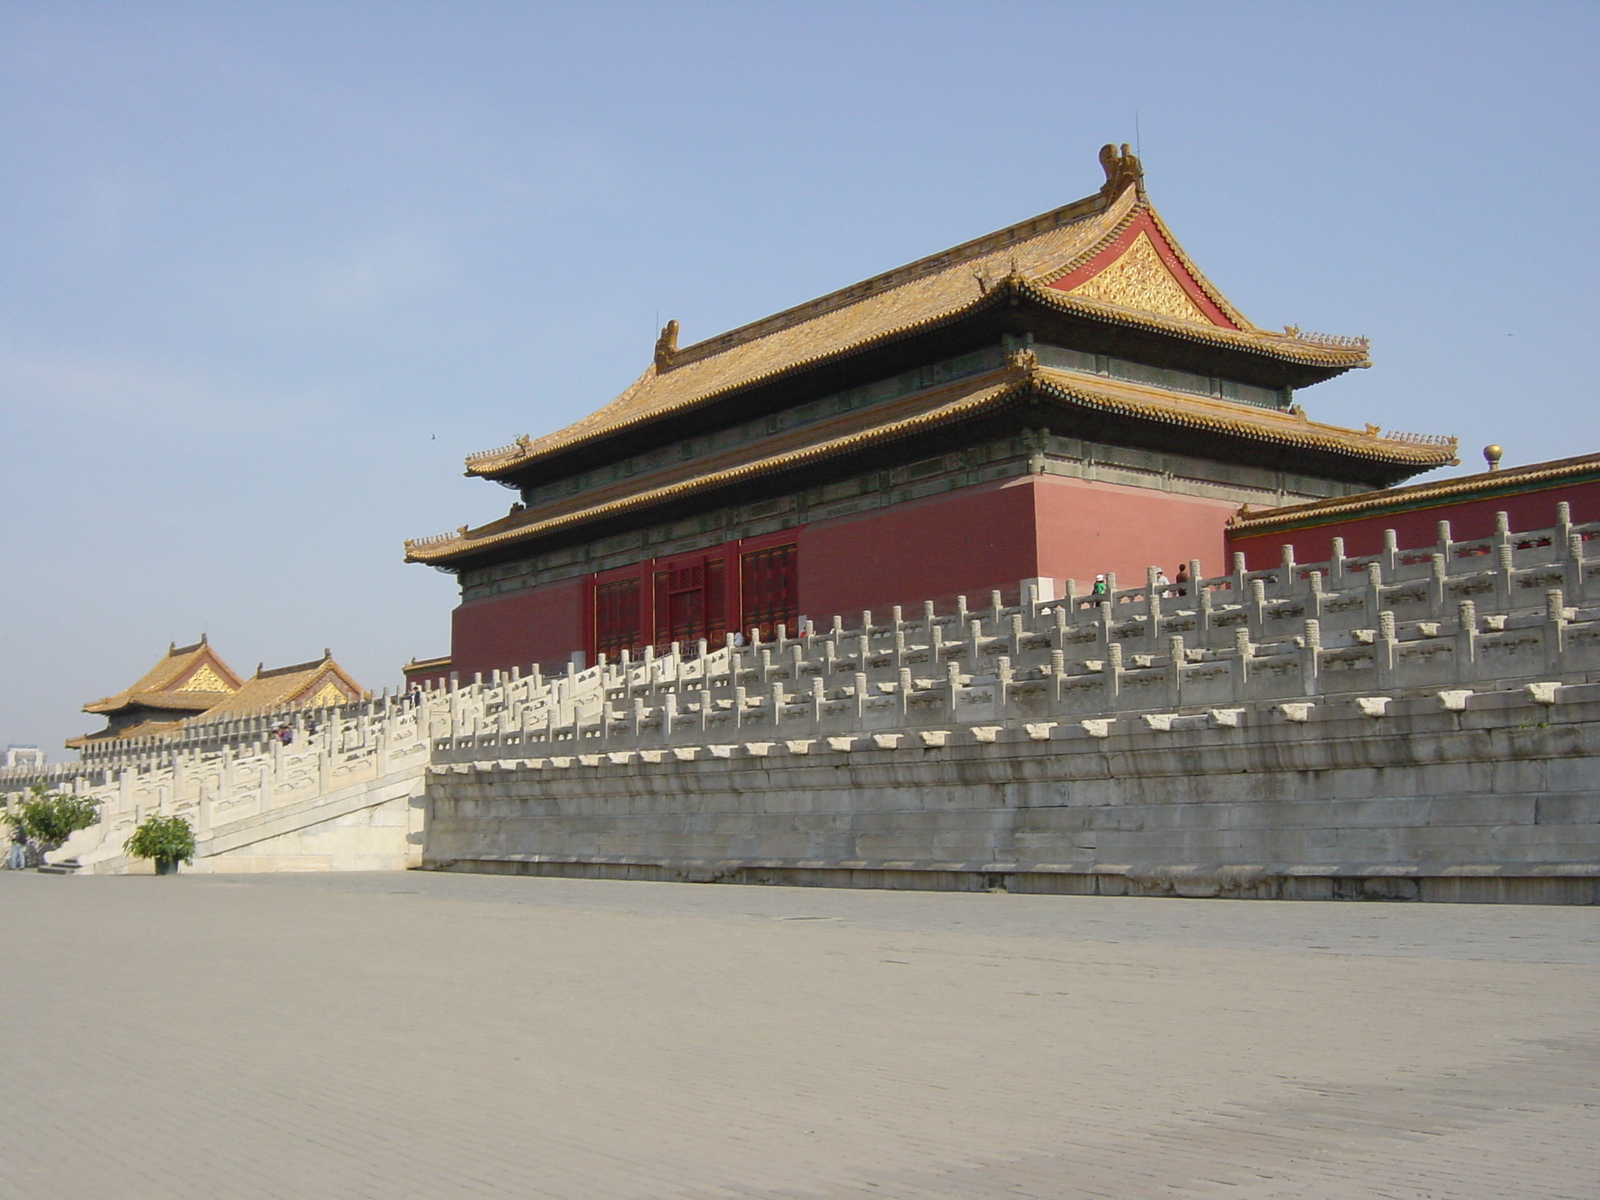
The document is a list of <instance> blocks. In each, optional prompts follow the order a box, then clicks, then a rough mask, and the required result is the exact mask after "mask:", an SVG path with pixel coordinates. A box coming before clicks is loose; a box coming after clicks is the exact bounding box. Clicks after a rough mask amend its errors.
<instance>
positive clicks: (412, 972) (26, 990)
mask: <svg viewBox="0 0 1600 1200" xmlns="http://www.w3.org/2000/svg"><path fill="white" fill-rule="evenodd" d="M0 908H3V911H4V914H5V928H6V930H7V933H8V935H9V936H8V938H7V943H6V944H7V950H6V953H5V955H4V956H3V958H0V999H3V1004H0V1014H3V1019H0V1053H3V1055H4V1060H3V1061H4V1062H5V1063H6V1064H7V1067H8V1069H7V1070H6V1072H5V1080H6V1084H5V1087H4V1088H3V1090H0V1200H10V1198H12V1197H16V1198H19V1200H20V1198H23V1197H26V1198H28V1200H38V1198H41V1197H48V1198H55V1197H62V1198H72V1200H77V1198H80V1197H81V1198H90V1197H95V1198H100V1197H113V1198H120V1197H144V1196H150V1197H181V1198H185V1200H186V1198H189V1197H194V1198H201V1197H205V1198H207V1200H209V1198H213V1197H229V1198H232V1197H238V1198H249V1200H258V1198H265V1197H295V1198H305V1197H315V1198H322V1197H328V1198H333V1197H340V1198H342V1197H385V1198H387V1197H429V1198H433V1197H458V1196H459V1197H501V1196H503V1197H556V1198H561V1200H578V1198H583V1200H594V1198H607V1197H617V1198H633V1197H638V1198H656V1197H661V1198H677V1197H682V1198H688V1197H694V1198H697V1200H803V1198H823V1200H844V1198H847V1197H848V1198H856V1197H877V1198H880V1200H881V1198H883V1197H904V1198H907V1200H910V1198H913V1197H915V1198H918V1200H956V1198H963V1200H966V1198H979V1197H985V1198H987V1197H1007V1198H1014V1197H1039V1198H1041V1200H1043V1198H1050V1200H1059V1198H1071V1197H1101V1196H1104V1197H1116V1198H1118V1200H1145V1198H1155V1197H1163V1198H1170V1197H1174V1196H1184V1197H1189V1196H1193V1197H1211V1196H1229V1197H1235V1198H1238V1200H1272V1198H1276V1197H1291V1196H1292V1197H1302V1198H1303V1197H1309V1198H1312V1200H1345V1198H1355V1197H1362V1198H1365V1197H1373V1196H1379V1197H1406V1198H1422V1197H1430V1198H1431V1197H1462V1198H1479V1197H1482V1198H1485V1200H1487V1198H1490V1197H1494V1198H1496V1200H1498V1198H1500V1197H1505V1196H1517V1197H1584V1198H1585V1200H1590V1198H1592V1197H1594V1196H1595V1195H1597V1194H1600V1149H1597V1147H1600V1117H1597V1114H1600V1082H1597V1081H1600V1070H1597V1068H1600V913H1596V912H1595V910H1593V909H1582V908H1544V907H1535V906H1493V905H1470V906H1452V905H1437V904H1434V905H1410V904H1379V903H1366V904H1361V903H1344V904H1341V903H1287V902H1275V903H1269V902H1255V903H1252V902H1240V901H1208V900H1157V899H1120V898H1093V897H1056V896H1016V895H1007V894H970V893H908V892H867V891H843V890H837V891H835V890H828V889H798V888H754V887H729V886H697V885H692V884H655V883H628V882H610V881H590V880H568V879H547V878H537V877H501V876H464V875H446V874H434V873H429V872H395V873H368V874H360V875H326V874H318V875H248V876H243V875H241V876H223V875H205V876H199V875H197V876H181V875H180V876H178V877H176V878H169V879H158V878H153V877H140V876H121V877H118V876H111V877H98V876H94V877H91V876H71V877H48V876H39V875H34V874H31V873H20V874H12V873H4V872H0Z"/></svg>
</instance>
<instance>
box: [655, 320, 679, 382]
mask: <svg viewBox="0 0 1600 1200" xmlns="http://www.w3.org/2000/svg"><path fill="white" fill-rule="evenodd" d="M677 356H678V323H677V322H676V321H668V322H667V324H666V326H665V328H663V329H662V330H661V336H660V337H658V338H657V339H656V370H657V371H670V370H671V369H672V360H673V359H674V358H676V357H677Z"/></svg>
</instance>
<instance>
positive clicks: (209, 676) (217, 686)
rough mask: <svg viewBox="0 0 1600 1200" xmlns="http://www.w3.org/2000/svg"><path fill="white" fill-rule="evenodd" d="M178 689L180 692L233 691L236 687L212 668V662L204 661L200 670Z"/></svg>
mask: <svg viewBox="0 0 1600 1200" xmlns="http://www.w3.org/2000/svg"><path fill="white" fill-rule="evenodd" d="M177 690H178V691H180V692H231V691H233V690H234V688H233V686H232V685H230V684H229V683H228V682H227V681H226V680H224V679H223V678H222V676H220V675H218V674H217V673H216V671H215V670H213V669H212V667H211V664H210V663H204V664H202V665H201V667H200V669H199V670H198V671H196V672H195V673H194V674H193V675H191V676H189V678H187V679H185V680H184V681H183V682H182V683H181V684H179V685H178V688H177Z"/></svg>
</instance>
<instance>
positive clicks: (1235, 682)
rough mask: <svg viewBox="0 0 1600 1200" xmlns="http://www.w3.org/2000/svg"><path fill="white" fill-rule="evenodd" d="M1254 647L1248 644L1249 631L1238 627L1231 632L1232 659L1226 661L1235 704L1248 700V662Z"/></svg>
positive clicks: (1243, 627) (1252, 654) (1253, 652)
mask: <svg viewBox="0 0 1600 1200" xmlns="http://www.w3.org/2000/svg"><path fill="white" fill-rule="evenodd" d="M1254 655H1255V647H1254V646H1253V645H1252V644H1251V642H1250V630H1249V629H1248V628H1247V627H1245V626H1240V627H1239V628H1237V629H1235V630H1234V631H1233V657H1232V658H1230V659H1229V660H1228V667H1229V671H1230V673H1231V675H1232V679H1231V680H1230V682H1231V684H1232V688H1231V690H1232V692H1233V699H1234V701H1235V702H1236V703H1239V702H1243V701H1247V700H1249V699H1250V660H1251V658H1252V657H1253V656H1254Z"/></svg>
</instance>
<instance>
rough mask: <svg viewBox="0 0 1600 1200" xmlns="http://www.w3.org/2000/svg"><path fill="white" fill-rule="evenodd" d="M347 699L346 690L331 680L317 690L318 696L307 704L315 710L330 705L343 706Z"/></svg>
mask: <svg viewBox="0 0 1600 1200" xmlns="http://www.w3.org/2000/svg"><path fill="white" fill-rule="evenodd" d="M347 699H348V697H347V696H346V695H345V694H344V690H343V689H342V688H340V687H339V685H338V684H336V683H334V681H333V680H331V679H330V680H328V681H327V682H326V683H324V684H323V685H322V686H321V687H320V688H319V689H317V694H316V695H315V696H313V697H311V699H310V700H308V701H306V703H307V704H309V705H311V707H313V708H327V707H329V706H330V705H334V704H343V703H344V702H345V701H346V700H347Z"/></svg>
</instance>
